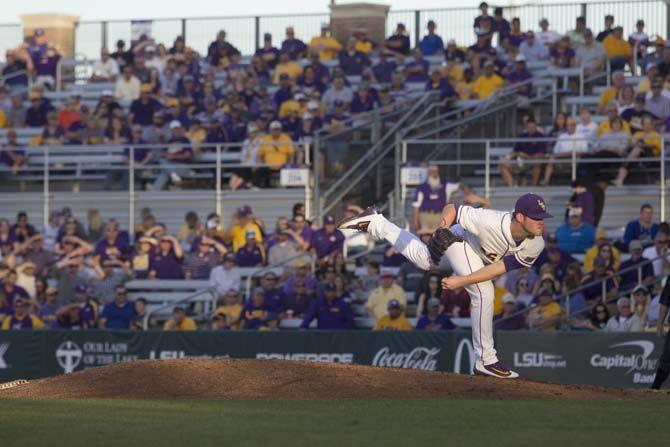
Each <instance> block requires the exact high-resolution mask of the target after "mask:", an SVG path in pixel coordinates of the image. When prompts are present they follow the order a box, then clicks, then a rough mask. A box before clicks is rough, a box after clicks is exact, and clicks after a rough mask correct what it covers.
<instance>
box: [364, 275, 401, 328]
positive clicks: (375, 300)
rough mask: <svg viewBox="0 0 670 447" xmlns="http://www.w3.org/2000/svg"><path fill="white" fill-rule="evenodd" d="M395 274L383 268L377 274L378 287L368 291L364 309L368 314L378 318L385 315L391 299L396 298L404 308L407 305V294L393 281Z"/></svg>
mask: <svg viewBox="0 0 670 447" xmlns="http://www.w3.org/2000/svg"><path fill="white" fill-rule="evenodd" d="M395 277H396V275H395V274H394V273H393V271H392V270H391V269H388V268H383V269H382V270H381V273H380V275H379V283H380V285H379V287H377V288H376V289H374V290H372V292H370V296H369V297H368V300H367V302H366V303H365V309H366V310H367V313H368V316H369V317H371V318H375V319H380V318H381V317H383V316H384V315H386V312H387V309H388V305H389V303H390V302H391V300H396V301H398V303H400V305H401V306H402V307H403V308H404V307H405V306H406V305H407V295H406V294H405V291H404V290H403V289H402V287H400V286H399V285H398V284H396V283H395Z"/></svg>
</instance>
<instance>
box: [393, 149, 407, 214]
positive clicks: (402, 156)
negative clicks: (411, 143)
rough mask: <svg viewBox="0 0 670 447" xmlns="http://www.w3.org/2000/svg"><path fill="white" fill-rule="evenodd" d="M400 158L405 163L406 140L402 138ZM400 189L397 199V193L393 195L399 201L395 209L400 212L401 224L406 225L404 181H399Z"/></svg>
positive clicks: (405, 186)
mask: <svg viewBox="0 0 670 447" xmlns="http://www.w3.org/2000/svg"><path fill="white" fill-rule="evenodd" d="M400 160H401V163H402V164H403V165H404V164H405V163H407V141H405V140H403V142H402V152H401V154H400ZM400 190H401V195H400V198H399V199H398V197H397V194H396V197H395V200H399V201H400V203H399V206H398V207H397V208H396V210H395V211H396V212H397V213H401V215H402V223H403V226H406V223H407V214H406V211H407V185H405V184H404V183H402V182H401V185H400ZM396 191H397V189H396Z"/></svg>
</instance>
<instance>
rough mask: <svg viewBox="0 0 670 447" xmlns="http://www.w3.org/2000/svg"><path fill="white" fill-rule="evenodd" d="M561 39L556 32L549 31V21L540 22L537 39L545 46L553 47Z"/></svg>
mask: <svg viewBox="0 0 670 447" xmlns="http://www.w3.org/2000/svg"><path fill="white" fill-rule="evenodd" d="M561 37H563V36H561V35H560V34H558V33H557V32H556V31H553V30H550V29H549V20H547V19H542V20H540V31H538V32H537V33H536V34H535V38H536V39H537V40H538V42H540V43H541V44H542V45H544V46H547V47H548V46H551V45H553V44H554V43H555V42H557V41H558V40H559V39H560V38H561Z"/></svg>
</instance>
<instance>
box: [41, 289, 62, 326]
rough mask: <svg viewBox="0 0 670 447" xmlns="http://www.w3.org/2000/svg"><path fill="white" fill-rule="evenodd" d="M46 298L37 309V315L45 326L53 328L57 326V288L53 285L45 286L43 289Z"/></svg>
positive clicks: (58, 307)
mask: <svg viewBox="0 0 670 447" xmlns="http://www.w3.org/2000/svg"><path fill="white" fill-rule="evenodd" d="M44 294H45V296H46V299H45V301H44V304H42V305H41V306H40V308H39V310H38V311H37V317H38V318H39V319H40V320H42V321H43V322H44V325H45V326H46V327H47V328H51V329H55V328H57V327H58V309H60V307H61V306H60V304H58V290H56V288H55V287H47V288H46V290H45V291H44Z"/></svg>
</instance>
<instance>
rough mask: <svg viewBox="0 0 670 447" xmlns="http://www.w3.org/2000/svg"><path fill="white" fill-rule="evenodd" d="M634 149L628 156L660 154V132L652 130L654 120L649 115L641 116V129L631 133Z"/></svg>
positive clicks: (653, 155)
mask: <svg viewBox="0 0 670 447" xmlns="http://www.w3.org/2000/svg"><path fill="white" fill-rule="evenodd" d="M633 145H634V149H633V150H632V151H631V154H630V157H632V158H636V157H639V156H640V155H642V156H643V157H658V156H659V155H661V134H659V133H658V132H656V130H654V120H652V119H651V117H650V116H645V117H644V118H642V130H640V131H637V132H635V133H634V134H633Z"/></svg>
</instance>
